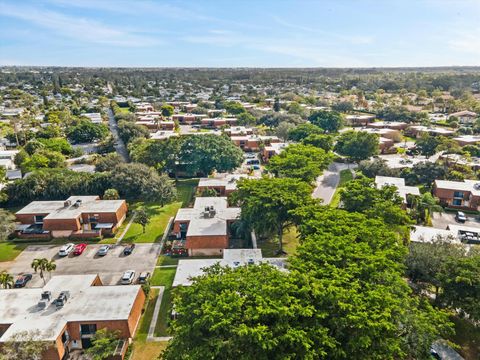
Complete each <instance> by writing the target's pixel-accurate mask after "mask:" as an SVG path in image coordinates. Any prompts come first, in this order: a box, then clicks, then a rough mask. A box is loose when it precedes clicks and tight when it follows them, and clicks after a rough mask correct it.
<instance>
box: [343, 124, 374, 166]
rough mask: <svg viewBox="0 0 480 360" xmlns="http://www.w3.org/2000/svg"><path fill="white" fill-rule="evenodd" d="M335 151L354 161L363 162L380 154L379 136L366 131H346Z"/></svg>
mask: <svg viewBox="0 0 480 360" xmlns="http://www.w3.org/2000/svg"><path fill="white" fill-rule="evenodd" d="M335 151H337V152H338V153H339V154H340V155H344V156H346V157H347V158H349V159H350V160H352V161H356V162H358V161H361V160H365V159H368V158H370V157H371V156H373V155H376V154H378V151H379V149H378V136H377V135H376V134H370V133H367V132H365V131H353V130H352V131H346V132H344V133H342V134H341V135H340V136H339V137H338V139H337V143H336V144H335Z"/></svg>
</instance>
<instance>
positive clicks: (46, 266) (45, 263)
mask: <svg viewBox="0 0 480 360" xmlns="http://www.w3.org/2000/svg"><path fill="white" fill-rule="evenodd" d="M56 268H57V264H55V261H53V260H48V259H46V258H41V259H33V261H32V269H33V270H34V271H35V272H37V271H40V277H41V278H42V280H43V284H44V285H45V284H46V281H45V275H44V272H45V271H47V272H48V274H49V275H51V272H52V271H55V269H56Z"/></svg>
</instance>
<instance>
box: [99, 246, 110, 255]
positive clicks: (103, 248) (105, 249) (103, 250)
mask: <svg viewBox="0 0 480 360" xmlns="http://www.w3.org/2000/svg"><path fill="white" fill-rule="evenodd" d="M108 250H110V245H102V246H100V249H98V251H97V255H98V256H105V255H107V253H108Z"/></svg>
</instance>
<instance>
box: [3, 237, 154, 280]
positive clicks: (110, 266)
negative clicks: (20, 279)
mask: <svg viewBox="0 0 480 360" xmlns="http://www.w3.org/2000/svg"><path fill="white" fill-rule="evenodd" d="M100 246H101V245H88V246H87V248H86V249H85V251H84V252H83V254H82V255H80V256H73V255H72V254H70V256H68V257H64V258H62V257H59V256H58V250H59V249H60V246H59V245H58V246H56V245H32V246H29V247H27V248H26V249H25V250H24V251H23V252H22V253H21V254H20V255H19V256H18V257H17V258H16V259H15V260H14V261H12V262H9V263H4V264H2V263H0V270H4V269H6V270H7V271H8V272H9V273H11V274H12V275H14V276H17V275H18V274H21V273H32V274H33V279H32V281H30V283H29V284H28V287H37V286H43V281H42V279H40V276H39V275H38V274H35V273H34V272H33V270H32V268H31V266H30V265H31V263H32V261H33V259H35V258H47V259H51V260H55V263H56V265H57V269H56V270H55V272H54V273H53V275H78V274H99V275H100V278H101V279H102V281H103V283H104V284H105V285H115V284H117V283H118V282H119V280H120V278H121V276H122V274H123V272H124V271H126V270H135V271H136V277H137V276H138V274H139V273H140V272H142V271H150V272H153V269H154V268H155V264H156V261H157V257H158V255H159V253H160V244H136V247H135V250H134V251H133V253H132V254H131V255H128V256H124V255H123V249H124V246H123V245H118V246H116V247H113V248H111V249H110V251H109V252H108V254H107V255H106V256H104V257H99V256H97V255H96V252H97V250H98V248H99V247H100ZM112 246H113V245H112ZM46 278H47V279H48V274H47V276H46Z"/></svg>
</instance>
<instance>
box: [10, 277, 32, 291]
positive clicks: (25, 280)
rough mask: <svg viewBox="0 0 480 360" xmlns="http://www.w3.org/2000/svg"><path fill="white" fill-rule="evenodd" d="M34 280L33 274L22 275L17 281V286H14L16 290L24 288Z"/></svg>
mask: <svg viewBox="0 0 480 360" xmlns="http://www.w3.org/2000/svg"><path fill="white" fill-rule="evenodd" d="M30 280H32V274H23V275H20V276H19V277H18V278H17V280H15V284H13V287H14V288H23V287H25V285H27V283H28V282H29V281H30Z"/></svg>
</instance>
